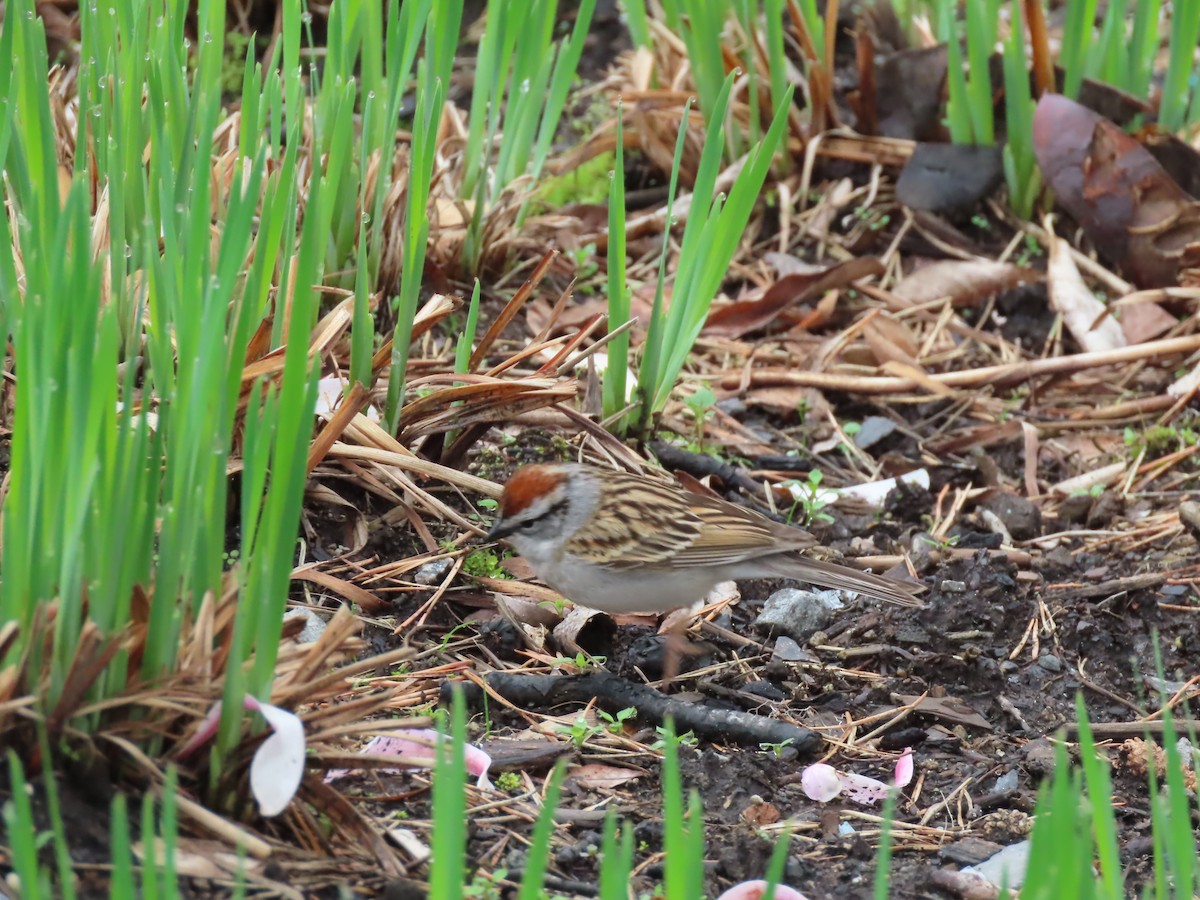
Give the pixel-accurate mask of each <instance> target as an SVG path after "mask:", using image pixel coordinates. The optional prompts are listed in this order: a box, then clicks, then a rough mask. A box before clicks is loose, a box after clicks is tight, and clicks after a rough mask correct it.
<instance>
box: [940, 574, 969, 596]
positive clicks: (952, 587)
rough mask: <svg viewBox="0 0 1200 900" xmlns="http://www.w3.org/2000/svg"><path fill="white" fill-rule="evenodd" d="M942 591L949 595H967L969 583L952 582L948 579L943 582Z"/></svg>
mask: <svg viewBox="0 0 1200 900" xmlns="http://www.w3.org/2000/svg"><path fill="white" fill-rule="evenodd" d="M942 591H943V592H944V593H947V594H965V593H966V592H967V583H966V582H965V581H951V580H950V579H949V578H947V579H946V580H945V581H943V582H942Z"/></svg>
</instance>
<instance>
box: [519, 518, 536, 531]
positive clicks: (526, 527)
mask: <svg viewBox="0 0 1200 900" xmlns="http://www.w3.org/2000/svg"><path fill="white" fill-rule="evenodd" d="M536 524H537V523H536V522H535V521H534V520H533V519H530V520H529V521H528V522H522V523H521V530H522V531H533V526H534V525H536Z"/></svg>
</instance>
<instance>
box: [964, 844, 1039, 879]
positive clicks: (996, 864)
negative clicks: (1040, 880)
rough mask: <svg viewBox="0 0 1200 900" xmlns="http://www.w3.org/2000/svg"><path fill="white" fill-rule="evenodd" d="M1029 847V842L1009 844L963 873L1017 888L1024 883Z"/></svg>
mask: <svg viewBox="0 0 1200 900" xmlns="http://www.w3.org/2000/svg"><path fill="white" fill-rule="evenodd" d="M1029 847H1030V844H1029V841H1019V842H1018V843H1016V844H1010V845H1009V846H1007V847H1005V848H1004V849H1003V850H1001V851H1000V852H999V853H997V854H995V855H994V856H992V857H991V858H989V859H987V860H984V861H983V862H981V863H980V864H979V865H977V866H967V867H966V868H965V869H963V871H964V872H974V873H976V874H978V875H982V876H983V877H984V878H986V879H987V880H988V881H990V882H991V883H992V884H1005V885H1007V886H1008V887H1010V888H1019V887H1020V886H1021V885H1022V884H1024V883H1025V872H1026V870H1027V869H1028V868H1029Z"/></svg>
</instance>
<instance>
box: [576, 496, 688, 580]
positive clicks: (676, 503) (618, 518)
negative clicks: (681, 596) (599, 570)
mask: <svg viewBox="0 0 1200 900" xmlns="http://www.w3.org/2000/svg"><path fill="white" fill-rule="evenodd" d="M702 530H703V523H702V522H701V521H700V519H699V518H698V517H697V516H695V515H694V514H692V513H690V512H689V511H688V507H687V503H686V501H685V500H684V499H683V492H682V491H680V490H678V489H677V488H674V487H672V486H671V485H669V484H663V483H660V482H655V481H649V480H647V479H644V478H637V477H635V476H632V475H624V474H620V473H615V472H613V473H608V472H606V473H605V474H604V478H603V490H602V492H601V494H600V502H599V505H598V506H597V508H596V512H595V515H594V517H593V519H592V520H591V522H589V523H588V527H587V528H586V529H585V531H586V534H579V533H576V534H575V535H574V536H572V537H571V538H570V539H569V540H568V541H567V543H566V546H565V547H564V550H565V551H566V552H567V553H569V554H570V555H571V556H574V557H576V558H578V559H582V560H586V561H587V562H591V563H595V564H597V565H607V566H609V567H611V568H614V569H631V568H636V567H638V566H644V565H653V564H655V563H661V562H663V561H664V560H667V559H670V558H671V557H672V556H674V555H675V554H676V553H678V552H679V549H680V548H683V547H688V546H690V545H691V544H692V543H693V542H694V541H695V540H696V539H697V537H699V536H700V533H701V531H702Z"/></svg>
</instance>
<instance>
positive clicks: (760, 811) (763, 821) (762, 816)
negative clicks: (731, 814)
mask: <svg viewBox="0 0 1200 900" xmlns="http://www.w3.org/2000/svg"><path fill="white" fill-rule="evenodd" d="M741 818H742V821H743V822H745V823H746V824H747V825H753V826H754V827H755V828H762V827H763V826H764V825H774V824H775V823H776V822H778V821H779V820H780V819H782V818H783V814H782V813H781V812H780V811H779V807H777V806H775V804H773V803H751V804H750V805H749V806H747V807H746V808H745V809H743V810H742V817H741Z"/></svg>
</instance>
